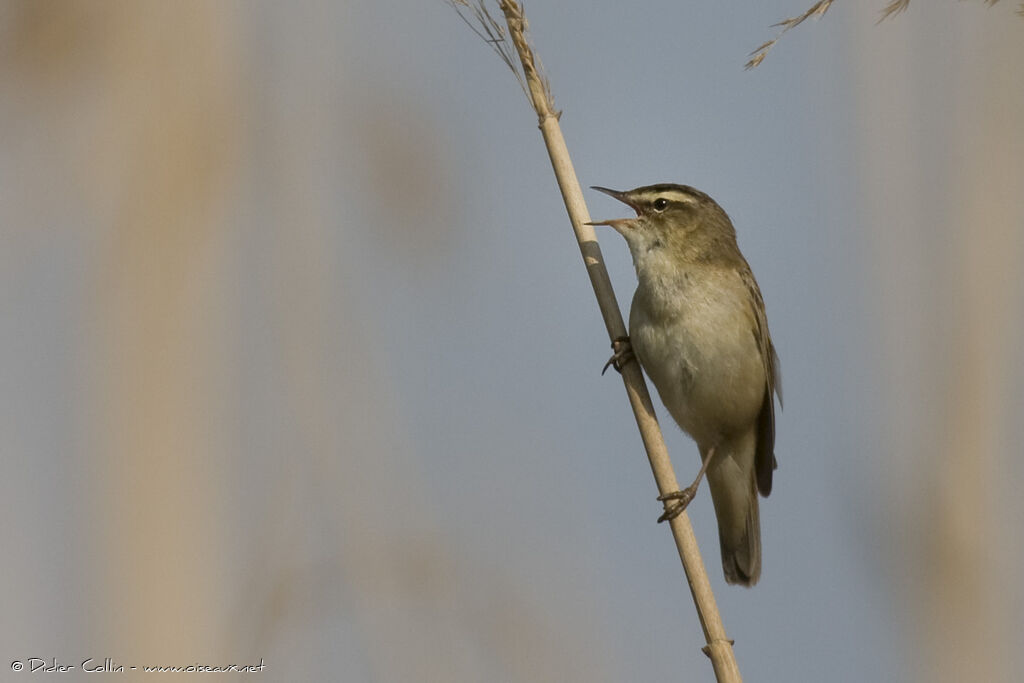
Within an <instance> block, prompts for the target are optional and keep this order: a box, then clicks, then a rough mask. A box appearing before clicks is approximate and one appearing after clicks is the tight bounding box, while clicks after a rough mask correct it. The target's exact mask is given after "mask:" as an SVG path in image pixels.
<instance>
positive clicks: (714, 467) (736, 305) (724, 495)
mask: <svg viewBox="0 0 1024 683" xmlns="http://www.w3.org/2000/svg"><path fill="white" fill-rule="evenodd" d="M593 189H595V190H598V191H600V192H604V193H605V194H607V195H610V196H612V197H614V198H615V199H618V200H619V201H621V202H623V203H625V204H628V205H629V206H630V207H631V208H632V209H633V210H634V211H636V218H618V219H613V220H607V221H595V222H594V225H610V226H612V227H613V228H615V230H616V231H618V232H619V234H621V235H622V236H623V237H625V238H626V243H627V244H628V245H629V251H630V252H631V253H632V255H633V265H634V266H635V267H636V275H637V280H638V285H637V289H636V293H635V294H634V295H633V305H632V307H631V308H630V313H629V339H628V340H617V343H616V344H613V347H614V348H615V350H616V355H615V356H613V357H612V358H613V361H609V362H615V364H616V367H618V364H619V363H622V362H625V361H626V360H627V359H628V357H629V355H630V352H632V353H633V354H635V356H636V358H638V359H639V361H640V365H641V366H642V367H643V368H644V370H646V371H647V374H648V375H649V376H650V378H651V381H653V382H654V386H655V387H656V388H657V390H658V395H659V396H661V400H662V402H663V403H664V404H665V407H666V408H668V411H669V413H670V414H671V415H672V417H673V418H674V419H675V421H676V422H677V423H678V424H679V426H680V427H682V428H683V431H685V432H686V433H687V434H689V435H690V436H692V437H693V439H694V440H695V441H696V442H697V447H698V449H699V450H700V455H701V461H702V464H701V469H700V472H699V473H698V475H697V478H696V479H695V480H694V482H693V484H692V485H691V486H689V487H688V488H686V489H684V490H683V491H677V492H675V493H670V494H668V495H666V496H662V497H660V498H659V500H663V501H673V502H672V503H671V504H667V505H666V511H665V514H664V515H662V518H661V519H660V520H658V521H664V520H665V519H671V518H672V517H675V516H676V515H678V514H679V513H680V512H682V511H683V509H685V507H686V505H687V504H688V503H689V502H690V500H691V499H692V498H693V496H694V494H695V493H696V491H697V486H698V484H699V483H700V480H701V478H702V477H703V476H704V474H705V472H706V473H707V478H708V486H709V487H710V488H711V500H712V501H713V503H714V506H715V517H716V518H717V519H718V539H719V542H720V544H721V548H722V569H723V570H724V572H725V580H726V581H728V582H729V583H732V584H741V585H744V586H753V585H754V584H755V583H757V580H758V578H759V577H760V576H761V524H760V518H759V513H758V501H757V494H758V492H760V493H761V495H762V496H767V495H768V494H769V493H771V490H772V472H773V470H774V469H775V468H776V466H777V465H776V460H775V453H774V449H775V402H774V397H773V394H778V396H779V404H780V405H781V402H782V387H781V383H780V378H779V360H778V356H776V354H775V348H774V347H773V346H772V340H771V336H770V335H769V334H768V321H767V319H766V318H765V312H764V301H763V300H762V298H761V291H760V289H759V288H758V286H757V281H756V280H755V279H754V274H753V273H752V272H751V270H750V266H749V265H748V264H747V261H746V259H744V258H743V254H741V253H740V249H739V246H737V244H736V230H735V229H734V228H733V226H732V222H731V221H730V220H729V217H728V216H727V215H726V213H725V211H723V210H722V207H720V206H719V205H718V204H717V203H716V202H715V201H714V200H713V199H711V197H709V196H707V195H706V194H704V193H703V192H700V191H699V190H695V189H694V188H692V187H689V186H687V185H669V184H664V185H650V186H647V187H638V188H636V189H635V190H629V191H627V192H617V191H615V190H609V189H607V188H603V187H595V188H593ZM630 347H631V350H630Z"/></svg>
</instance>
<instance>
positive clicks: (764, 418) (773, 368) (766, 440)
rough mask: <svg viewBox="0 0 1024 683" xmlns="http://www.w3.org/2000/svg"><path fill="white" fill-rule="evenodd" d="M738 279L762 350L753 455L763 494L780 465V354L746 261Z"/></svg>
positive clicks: (763, 494) (755, 335)
mask: <svg viewBox="0 0 1024 683" xmlns="http://www.w3.org/2000/svg"><path fill="white" fill-rule="evenodd" d="M739 275H740V278H741V279H742V280H743V284H745V285H746V286H747V291H749V292H750V307H751V308H752V309H753V310H752V313H753V319H754V329H753V330H751V332H752V333H753V335H754V341H756V342H757V348H758V350H759V351H760V352H761V362H762V363H764V376H765V387H764V401H763V402H762V404H761V412H760V413H759V414H758V416H757V450H756V451H755V455H754V470H755V471H756V473H757V490H758V491H760V492H761V495H762V496H767V495H768V494H769V493H771V492H772V472H773V471H774V470H775V468H777V467H778V466H779V464H778V461H777V460H776V459H775V401H774V397H773V396H772V395H773V394H777V395H778V397H779V405H780V406H781V405H782V377H781V373H780V371H779V357H778V355H777V354H776V353H775V347H774V346H773V345H772V338H771V335H770V334H769V333H768V319H767V318H766V317H765V313H764V300H763V299H762V298H761V290H760V288H759V287H758V286H757V280H755V279H754V274H753V273H752V272H751V270H750V266H748V265H747V264H746V263H745V262H744V263H743V267H740V268H739Z"/></svg>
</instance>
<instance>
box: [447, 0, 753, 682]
mask: <svg viewBox="0 0 1024 683" xmlns="http://www.w3.org/2000/svg"><path fill="white" fill-rule="evenodd" d="M446 1H447V2H448V4H449V5H451V6H452V7H453V8H454V9H455V11H456V12H458V13H459V16H460V17H462V19H463V20H464V21H465V22H466V23H467V24H470V26H471V28H473V30H474V31H475V32H476V33H477V35H479V36H480V37H481V38H482V39H483V40H484V41H485V42H487V43H488V44H489V45H491V47H492V48H493V49H494V51H495V52H497V53H498V56H499V57H501V59H502V61H503V62H505V64H506V65H507V66H508V67H509V68H511V69H512V71H513V72H514V73H515V74H516V78H517V80H518V81H519V84H520V85H521V86H523V90H524V91H525V92H526V94H527V97H528V98H529V99H530V103H531V104H532V105H533V108H534V111H535V112H536V113H537V118H538V119H539V121H540V130H541V134H542V135H543V136H544V144H545V145H546V147H547V150H548V156H549V158H550V159H551V165H552V167H553V169H554V171H555V179H556V180H557V181H558V187H559V189H560V190H561V192H562V199H563V200H564V202H565V208H566V211H567V212H568V213H569V221H570V222H571V223H572V229H573V232H574V233H575V234H576V241H577V243H578V245H579V248H580V253H581V254H582V256H583V263H584V265H585V266H586V269H587V274H588V275H589V276H590V284H591V285H592V286H593V288H594V295H595V296H596V298H597V304H598V307H599V308H600V309H601V315H602V317H603V318H604V322H605V327H606V328H607V331H608V337H609V339H611V340H614V339H617V338H619V337H625V336H626V325H625V323H624V322H623V319H622V313H621V312H620V311H619V306H618V303H617V301H616V299H615V292H614V290H613V289H612V283H611V279H610V278H609V277H608V271H607V270H606V269H605V266H604V258H603V256H602V255H601V248H600V247H599V246H598V244H597V235H596V234H595V233H594V228H593V227H592V226H591V225H590V212H589V211H588V210H587V205H586V203H585V202H584V200H583V191H582V190H581V189H580V184H579V180H578V179H577V178H576V172H575V171H574V170H573V166H572V160H571V159H570V158H569V150H568V148H567V147H566V145H565V138H563V137H562V129H561V127H560V126H559V124H558V119H559V116H560V114H561V112H559V111H557V110H556V109H555V108H554V103H553V98H552V96H551V85H550V83H549V82H548V80H547V78H545V77H544V76H543V75H542V73H541V67H540V60H539V59H538V58H537V56H536V53H535V52H534V50H533V48H532V47H531V45H530V44H529V41H528V40H527V38H526V31H527V26H528V25H527V22H526V17H525V15H524V14H523V10H522V7H521V6H520V5H519V4H518V3H517V2H515V0H498V7H499V8H500V9H501V11H502V13H503V14H504V17H505V23H506V26H507V31H506V29H505V28H504V27H502V26H501V25H500V24H498V22H497V21H496V20H495V19H494V16H493V15H492V14H491V13H490V12H488V11H487V8H486V7H485V5H484V2H485V0H473V4H472V5H471V4H470V2H469V0H446ZM466 13H470V14H471V15H472V18H473V19H474V20H475V21H476V23H477V24H479V28H477V26H474V25H473V22H472V21H470V19H469V17H467V15H466ZM513 49H514V50H515V52H516V53H517V54H518V63H519V67H518V68H517V66H516V60H514V59H513V58H512V54H513V53H512V50H513ZM520 69H521V71H520ZM524 83H525V84H524ZM622 381H623V383H624V385H625V387H626V394H627V396H628V398H629V403H630V406H631V407H632V409H633V416H634V417H635V418H636V423H637V427H638V428H639V430H640V438H641V440H642V441H643V443H644V448H645V449H646V451H647V458H648V460H649V461H650V465H651V470H652V471H653V473H654V479H655V482H656V483H657V486H658V492H659V493H661V494H665V493H669V492H672V491H678V490H679V484H678V482H677V481H676V476H675V472H674V470H673V468H672V463H671V461H670V460H669V457H668V449H667V448H666V447H665V441H664V439H663V438H662V435H661V429H660V428H659V427H658V420H657V417H656V416H655V413H654V405H653V404H652V403H651V396H650V394H649V393H648V391H647V385H646V383H645V382H644V378H643V373H642V372H641V371H640V366H639V365H638V364H637V363H628V364H627V365H625V366H624V367H623V368H622ZM669 526H670V527H671V529H672V536H673V538H674V539H675V543H676V549H677V550H678V552H679V557H680V559H681V560H682V563H683V570H684V571H685V573H686V579H687V582H688V584H689V586H690V592H691V594H692V595H693V600H694V604H695V605H696V607H697V616H698V618H699V619H700V623H701V627H702V628H703V630H704V637H705V639H706V640H707V645H706V646H705V647H704V648H703V651H704V653H705V654H706V655H708V657H710V658H711V665H712V667H713V668H714V672H715V677H716V679H717V680H718V681H719V683H725V682H728V683H737V682H739V681H741V680H742V678H741V677H740V672H739V667H738V666H737V664H736V658H735V656H734V655H733V650H732V641H731V640H729V638H728V636H727V635H726V633H725V627H724V626H723V625H722V618H721V616H720V615H719V613H718V606H717V605H716V603H715V596H714V594H713V593H712V591H711V583H710V582H709V581H708V575H707V571H706V570H705V569H704V561H703V560H702V559H701V556H700V550H699V549H698V547H697V539H696V537H695V536H694V534H693V527H692V526H691V525H690V518H689V516H688V515H687V514H686V513H685V512H683V513H682V514H680V515H679V516H678V517H676V518H675V519H673V520H671V522H670V523H669Z"/></svg>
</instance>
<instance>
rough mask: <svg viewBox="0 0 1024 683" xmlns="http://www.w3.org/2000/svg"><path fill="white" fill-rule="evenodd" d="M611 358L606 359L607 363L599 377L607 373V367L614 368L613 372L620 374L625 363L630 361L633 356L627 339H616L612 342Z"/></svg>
mask: <svg viewBox="0 0 1024 683" xmlns="http://www.w3.org/2000/svg"><path fill="white" fill-rule="evenodd" d="M612 351H614V352H615V353H613V354H612V357H611V358H609V359H608V362H607V363H605V364H604V367H603V368H601V375H602V376H603V375H604V373H605V372H607V371H608V368H609V367H613V368H615V371H616V372H617V373H619V374H620V375H621V374H622V368H624V367H625V366H626V364H627V363H629V362H630V361H632V360H633V359H634V358H635V356H634V355H633V347H632V346H631V345H630V343H629V337H616V338H615V340H614V341H613V342H612Z"/></svg>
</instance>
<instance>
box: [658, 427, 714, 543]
mask: <svg viewBox="0 0 1024 683" xmlns="http://www.w3.org/2000/svg"><path fill="white" fill-rule="evenodd" d="M714 456H715V447H714V446H712V447H711V448H709V449H708V452H707V455H705V456H704V462H702V463H701V464H700V471H699V472H697V478H696V479H694V480H693V483H692V484H690V485H689V486H687V487H686V488H685V489H683V490H682V491H673V492H672V493H666V494H665V495H663V496H658V500H660V501H661V502H663V503H664V502H667V501H670V500H673V501H675V502H674V503H672V504H671V505H666V506H665V512H664V513H662V515H661V517H658V523H659V524H660V523H662V522H665V521H667V520H670V519H675V518H676V517H678V516H679V515H680V514H682V512H683V510H685V509H686V507H687V506H688V505H689V504H690V501H692V500H693V497H694V496H696V495H697V486H698V485H700V480H701V479H703V478H704V473H705V472H707V471H708V463H710V462H711V458H713V457H714Z"/></svg>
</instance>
